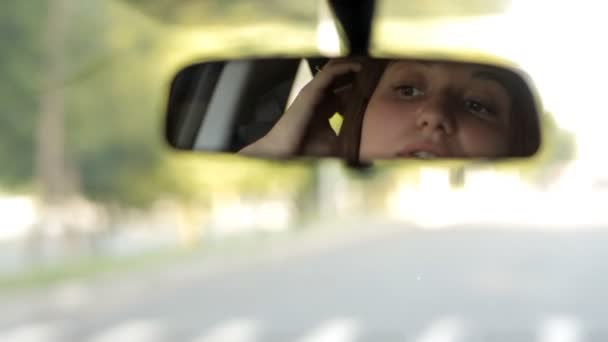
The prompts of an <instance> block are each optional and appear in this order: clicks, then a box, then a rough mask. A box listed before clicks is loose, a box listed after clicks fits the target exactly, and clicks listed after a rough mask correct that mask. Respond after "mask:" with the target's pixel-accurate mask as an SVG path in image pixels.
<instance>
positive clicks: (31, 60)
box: [0, 0, 46, 187]
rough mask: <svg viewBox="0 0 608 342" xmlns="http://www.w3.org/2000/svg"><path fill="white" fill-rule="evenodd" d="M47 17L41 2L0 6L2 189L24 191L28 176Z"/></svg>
mask: <svg viewBox="0 0 608 342" xmlns="http://www.w3.org/2000/svg"><path fill="white" fill-rule="evenodd" d="M45 12H46V1H43V0H32V1H3V2H2V3H1V4H0V51H2V59H1V62H0V75H2V82H0V103H2V108H1V109H0V161H1V162H0V163H1V164H2V167H1V168H0V186H4V187H15V186H17V187H18V186H23V185H25V184H27V182H28V181H29V180H30V179H31V177H32V170H33V156H34V139H33V132H34V127H35V123H36V118H37V113H38V106H39V103H38V99H39V96H40V93H41V90H42V85H41V78H40V73H41V71H42V70H43V66H44V55H43V50H42V41H41V32H42V25H43V20H42V18H44V14H45Z"/></svg>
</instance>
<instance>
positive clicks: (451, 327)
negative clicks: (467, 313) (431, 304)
mask: <svg viewBox="0 0 608 342" xmlns="http://www.w3.org/2000/svg"><path fill="white" fill-rule="evenodd" d="M463 336H464V324H463V322H462V321H461V320H459V319H457V318H442V319H438V320H435V321H433V322H432V323H431V325H430V326H429V327H428V328H427V329H426V330H424V331H423V332H422V334H420V335H419V336H418V337H417V338H416V339H415V340H414V341H416V342H457V341H462V340H463Z"/></svg>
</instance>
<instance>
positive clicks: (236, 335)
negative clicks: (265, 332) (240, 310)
mask: <svg viewBox="0 0 608 342" xmlns="http://www.w3.org/2000/svg"><path fill="white" fill-rule="evenodd" d="M260 331H261V328H260V324H259V322H257V321H255V320H252V319H232V320H229V321H227V322H224V323H221V324H219V325H218V326H216V327H214V328H213V329H212V330H210V331H207V332H205V333H204V334H203V335H201V336H199V337H197V338H195V339H194V340H192V342H215V341H226V342H253V341H256V340H257V338H258V337H259V335H260Z"/></svg>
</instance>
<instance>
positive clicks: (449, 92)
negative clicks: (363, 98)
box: [360, 61, 512, 161]
mask: <svg viewBox="0 0 608 342" xmlns="http://www.w3.org/2000/svg"><path fill="white" fill-rule="evenodd" d="M511 100H512V99H511V95H510V94H509V92H508V90H507V88H506V86H505V82H503V81H502V80H501V77H500V73H498V72H495V70H494V69H493V68H491V67H485V66H480V65H468V64H455V63H445V62H418V61H395V62H391V63H390V64H389V65H388V66H387V67H386V70H385V71H384V73H383V75H382V77H381V79H380V81H379V83H378V85H377V87H376V89H375V91H374V93H373V94H372V97H371V98H370V100H369V103H368V106H367V109H366V111H365V115H364V118H363V128H362V133H361V147H360V157H361V159H362V160H368V161H370V160H373V159H378V158H395V157H406V158H407V157H414V158H415V157H418V158H433V157H444V158H450V157H452V158H465V157H469V158H471V157H499V156H505V155H507V153H508V146H509V141H508V139H509V124H510V117H511Z"/></svg>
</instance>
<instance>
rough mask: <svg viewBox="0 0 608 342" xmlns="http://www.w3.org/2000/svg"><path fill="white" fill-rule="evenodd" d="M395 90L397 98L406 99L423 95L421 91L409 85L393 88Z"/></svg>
mask: <svg viewBox="0 0 608 342" xmlns="http://www.w3.org/2000/svg"><path fill="white" fill-rule="evenodd" d="M395 90H396V91H397V93H398V94H399V96H401V97H404V98H407V99H411V98H414V97H419V96H422V95H424V92H423V91H422V90H420V89H418V88H416V87H414V86H410V85H404V86H398V87H395Z"/></svg>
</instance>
